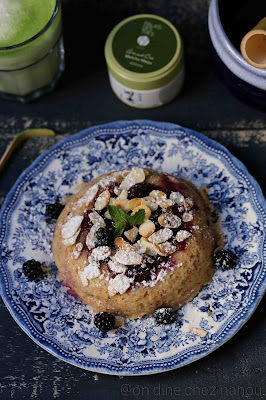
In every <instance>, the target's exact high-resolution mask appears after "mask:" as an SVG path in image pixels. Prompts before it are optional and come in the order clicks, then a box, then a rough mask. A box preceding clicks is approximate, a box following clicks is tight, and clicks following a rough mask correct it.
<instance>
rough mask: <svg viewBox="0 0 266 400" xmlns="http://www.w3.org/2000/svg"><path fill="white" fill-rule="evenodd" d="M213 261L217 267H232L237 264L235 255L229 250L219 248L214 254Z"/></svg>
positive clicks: (225, 268)
mask: <svg viewBox="0 0 266 400" xmlns="http://www.w3.org/2000/svg"><path fill="white" fill-rule="evenodd" d="M213 261H214V265H215V267H217V268H222V269H224V270H227V269H233V268H235V267H236V264H237V256H236V255H235V254H234V253H232V251H230V250H220V251H218V252H217V253H215V254H214V256H213Z"/></svg>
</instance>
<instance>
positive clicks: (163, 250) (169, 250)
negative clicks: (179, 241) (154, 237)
mask: <svg viewBox="0 0 266 400" xmlns="http://www.w3.org/2000/svg"><path fill="white" fill-rule="evenodd" d="M153 247H154V250H155V251H156V253H157V254H159V255H160V256H164V257H166V256H170V254H173V253H174V252H175V251H176V246H175V245H174V244H173V243H170V242H164V243H154V244H153Z"/></svg>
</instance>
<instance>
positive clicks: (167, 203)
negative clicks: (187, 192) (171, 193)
mask: <svg viewBox="0 0 266 400" xmlns="http://www.w3.org/2000/svg"><path fill="white" fill-rule="evenodd" d="M156 203H157V204H158V206H159V207H161V208H168V207H172V206H173V205H174V204H175V202H174V200H171V199H158V200H156Z"/></svg>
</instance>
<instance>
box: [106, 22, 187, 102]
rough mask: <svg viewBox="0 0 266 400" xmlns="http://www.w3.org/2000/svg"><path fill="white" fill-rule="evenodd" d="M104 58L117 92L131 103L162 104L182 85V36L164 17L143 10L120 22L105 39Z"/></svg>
mask: <svg viewBox="0 0 266 400" xmlns="http://www.w3.org/2000/svg"><path fill="white" fill-rule="evenodd" d="M105 59H106V63H107V67H108V72H109V78H110V84H111V87H112V89H113V91H114V93H115V94H116V95H117V96H118V98H119V99H120V100H122V101H123V102H124V103H126V104H128V105H130V106H133V107H137V108H154V107H159V106H161V105H163V104H166V103H168V102H170V101H171V100H173V99H174V98H175V97H176V96H177V94H178V93H179V92H180V90H181V88H182V85H183V81H184V59H183V44H182V40H181V38H180V35H179V33H178V32H177V30H176V28H175V27H174V26H173V25H172V24H171V23H170V22H169V21H167V20H166V19H164V18H162V17H159V16H156V15H150V14H140V15H135V16H133V17H129V18H127V19H125V20H124V21H122V22H120V23H119V24H118V25H117V26H115V28H114V29H113V30H112V31H111V33H110V34H109V36H108V38H107V40H106V44H105Z"/></svg>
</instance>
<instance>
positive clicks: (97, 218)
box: [89, 211, 106, 228]
mask: <svg viewBox="0 0 266 400" xmlns="http://www.w3.org/2000/svg"><path fill="white" fill-rule="evenodd" d="M89 219H90V221H91V222H92V223H93V225H97V227H98V228H105V226H106V224H105V222H104V219H103V217H101V215H100V214H98V213H97V212H96V211H92V212H91V213H90V214H89Z"/></svg>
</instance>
